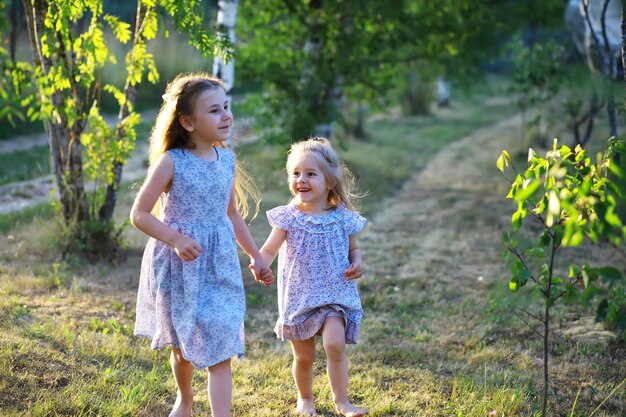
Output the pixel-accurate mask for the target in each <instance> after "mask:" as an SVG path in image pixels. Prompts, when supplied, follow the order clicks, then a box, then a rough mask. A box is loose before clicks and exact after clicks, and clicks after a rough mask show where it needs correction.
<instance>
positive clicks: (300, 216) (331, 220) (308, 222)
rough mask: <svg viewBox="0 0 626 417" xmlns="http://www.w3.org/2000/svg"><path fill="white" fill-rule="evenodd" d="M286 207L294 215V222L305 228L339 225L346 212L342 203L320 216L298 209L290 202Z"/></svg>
mask: <svg viewBox="0 0 626 417" xmlns="http://www.w3.org/2000/svg"><path fill="white" fill-rule="evenodd" d="M287 207H288V211H289V213H290V214H291V215H292V216H293V217H294V219H295V221H296V223H297V224H299V225H300V226H303V227H305V228H312V227H313V228H316V227H321V228H326V227H325V226H329V225H334V224H337V225H339V226H341V225H342V222H343V219H344V217H345V212H346V207H345V205H344V204H340V205H338V206H337V207H335V209H334V210H333V211H332V212H330V213H328V214H324V215H322V216H316V215H313V214H308V213H305V212H303V211H302V210H300V209H299V208H298V206H297V205H295V204H290V205H288V206H287Z"/></svg>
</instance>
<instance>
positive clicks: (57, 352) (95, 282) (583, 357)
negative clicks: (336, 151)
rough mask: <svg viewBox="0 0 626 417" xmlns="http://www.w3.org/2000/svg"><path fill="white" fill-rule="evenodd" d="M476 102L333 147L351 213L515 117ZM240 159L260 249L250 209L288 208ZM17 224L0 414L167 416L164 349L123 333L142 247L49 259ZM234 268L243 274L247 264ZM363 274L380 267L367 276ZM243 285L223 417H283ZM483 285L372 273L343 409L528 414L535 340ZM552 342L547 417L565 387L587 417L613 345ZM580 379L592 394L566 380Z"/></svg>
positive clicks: (618, 407)
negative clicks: (350, 181) (476, 294)
mask: <svg viewBox="0 0 626 417" xmlns="http://www.w3.org/2000/svg"><path fill="white" fill-rule="evenodd" d="M491 95H497V87H493V88H492V89H491V90H489V88H488V87H484V86H483V88H482V90H481V91H479V92H476V93H475V94H474V95H472V96H467V97H464V98H461V99H459V100H456V101H454V102H453V108H452V109H447V110H445V111H437V112H435V113H434V114H433V115H430V116H427V117H411V118H407V117H400V116H393V117H392V116H389V115H386V116H385V115H383V116H381V117H378V116H377V117H375V118H372V119H371V120H370V122H368V125H367V128H368V132H369V133H370V140H369V141H367V142H358V141H354V140H345V141H344V145H345V149H342V150H341V151H340V154H341V156H342V157H343V158H344V160H345V161H346V162H347V164H348V165H349V166H350V167H351V169H352V170H353V171H354V173H355V174H356V175H357V177H358V179H359V184H360V186H361V188H362V190H363V191H366V192H367V193H368V195H367V197H366V198H365V199H364V200H363V202H362V206H363V213H364V214H365V215H366V216H367V217H369V218H370V219H371V218H373V217H374V216H375V215H376V214H377V213H378V212H380V211H381V210H382V209H383V208H384V206H383V205H384V204H386V203H385V202H386V201H389V200H386V199H390V198H393V196H394V195H395V194H396V193H397V192H398V191H399V189H400V188H401V186H402V184H403V183H405V181H406V180H407V179H408V178H409V177H410V176H411V175H412V174H413V173H414V172H416V171H418V170H420V169H421V168H422V167H424V166H425V165H426V163H427V162H428V161H429V160H431V159H432V158H433V156H434V155H435V154H436V153H437V152H439V151H440V150H442V149H443V148H445V147H446V146H447V145H449V144H451V143H453V142H454V141H456V140H458V139H460V138H462V137H464V136H465V135H467V134H469V133H471V132H473V131H475V130H476V129H477V128H480V127H482V126H488V125H490V124H493V123H494V122H496V121H499V120H501V119H503V118H506V117H509V116H511V115H512V114H514V113H515V111H516V110H515V108H514V107H513V106H512V105H510V104H502V103H500V104H495V105H488V104H485V103H486V99H487V98H488V97H490V96H491ZM510 134H517V132H511V133H510ZM239 154H240V155H239V156H240V159H241V160H242V162H243V163H244V164H245V165H246V166H247V168H248V170H249V171H250V173H251V174H252V176H253V178H254V179H255V181H256V182H257V183H258V185H259V186H260V187H261V188H262V190H263V205H262V212H261V214H259V216H258V217H257V219H256V220H255V221H254V222H253V223H252V225H251V229H252V232H253V235H254V236H255V239H256V241H257V242H258V243H259V244H260V243H262V242H263V240H264V238H265V237H266V236H267V233H268V231H269V226H268V225H267V223H266V221H265V219H264V215H263V210H264V209H267V208H270V207H272V206H275V205H277V204H284V203H286V201H287V200H288V191H287V187H286V181H285V174H284V172H283V170H282V167H281V161H280V160H279V158H278V156H277V155H279V150H277V149H274V148H271V147H268V146H267V145H265V144H263V143H253V144H250V145H246V146H244V147H243V148H241V149H240V151H239ZM494 167H495V159H494ZM133 196H134V193H133V192H132V191H130V190H125V191H124V192H123V193H122V194H121V196H120V200H119V205H118V208H117V216H118V217H119V219H120V221H122V220H123V219H124V218H125V217H126V216H127V214H128V212H129V209H130V205H131V204H132V200H133ZM453 203H454V201H452V200H450V204H451V205H452V204H453ZM2 218H4V219H5V220H4V221H5V223H7V224H8V223H9V222H10V221H9V220H7V219H6V216H0V220H2ZM29 218H30V217H28V216H26V217H24V219H23V220H22V221H21V222H20V224H19V225H18V226H17V227H12V228H10V229H9V228H7V229H3V230H10V233H8V234H7V236H4V237H2V238H1V240H0V246H1V247H2V250H1V251H0V310H1V314H0V329H1V331H0V413H1V414H2V415H3V416H7V417H17V416H20V417H21V416H166V415H167V414H168V412H169V410H170V407H171V405H172V404H173V401H174V399H175V384H174V381H173V378H172V376H171V371H170V367H169V363H168V355H169V351H168V350H167V349H164V350H162V351H157V352H155V351H152V350H150V348H149V341H147V340H145V339H139V338H137V337H134V336H133V335H132V329H133V325H134V311H135V293H136V287H137V283H138V274H139V267H140V261H141V254H142V250H143V246H144V244H145V242H146V238H145V236H143V235H141V234H140V233H139V232H137V231H135V230H131V229H127V231H126V232H125V237H126V240H127V242H128V247H127V248H126V249H125V251H124V252H123V253H122V254H121V256H120V257H119V259H118V261H117V262H116V263H115V264H107V263H98V264H86V263H85V262H81V261H77V260H73V261H71V262H62V261H60V260H59V259H58V255H57V253H56V250H55V240H56V237H55V228H54V221H53V220H51V219H48V220H45V219H44V220H41V219H35V220H34V221H29V220H28V219H29ZM468 221H469V220H468ZM0 224H3V223H2V221H0ZM364 242H365V243H366V244H367V245H368V252H375V251H376V243H377V242H372V241H371V239H370V240H367V239H364ZM418 246H419V242H418ZM417 249H418V248H413V247H408V246H404V247H400V248H397V249H396V250H395V251H394V252H388V253H380V254H379V255H380V259H381V263H382V262H383V261H384V262H388V263H389V264H390V265H391V266H394V265H397V264H398V263H400V262H402V260H404V259H405V258H406V257H407V256H408V254H409V253H410V252H411V251H412V250H417ZM241 261H242V267H243V269H244V270H246V269H247V268H246V266H247V260H246V259H244V258H243V257H242V259H241ZM366 261H367V259H366ZM502 268H503V269H506V266H505V265H503V266H502ZM371 269H372V270H373V271H382V268H381V267H377V266H376V265H373V266H372V268H371ZM244 281H245V285H246V291H247V305H248V311H247V315H246V321H245V324H246V332H247V346H246V357H245V358H244V359H241V360H234V361H233V369H234V397H233V415H234V416H267V417H270V416H271V417H275V416H290V415H293V414H292V413H293V410H294V408H295V398H296V397H295V395H296V392H295V387H294V385H293V381H292V379H291V374H290V365H291V353H290V348H289V346H288V344H287V343H282V342H280V341H278V340H277V339H276V337H275V335H274V334H273V332H272V327H273V322H274V321H275V319H276V305H275V304H276V295H275V289H274V287H271V288H265V287H262V286H260V285H258V284H256V283H254V282H253V280H252V279H251V277H249V276H247V275H246V276H244ZM486 285H487V286H486V289H485V293H484V294H486V295H485V297H482V298H472V295H471V294H472V293H471V292H470V293H469V295H468V296H467V297H465V298H462V297H461V298H459V297H458V294H456V292H455V291H454V290H453V289H450V288H446V287H445V286H442V285H441V284H438V283H433V282H431V281H429V279H428V271H415V278H414V279H403V280H401V279H394V277H387V276H385V275H379V274H378V272H373V273H370V275H368V276H367V277H366V278H364V279H363V281H362V282H361V284H360V288H361V295H362V300H363V305H364V309H365V318H364V322H363V327H362V334H363V335H362V343H360V344H359V345H358V346H356V347H352V348H350V349H349V355H350V361H351V368H350V369H351V370H350V378H351V379H350V385H349V396H350V398H351V400H352V401H353V402H355V403H357V404H361V405H363V406H365V407H367V408H368V410H369V412H370V414H369V415H371V416H405V417H408V416H458V417H461V416H483V417H485V416H488V415H489V416H492V415H497V416H528V415H536V413H537V411H538V403H539V397H538V395H539V394H538V393H539V392H540V389H541V384H540V362H538V358H539V355H540V352H541V350H540V344H539V341H537V340H532V338H530V337H529V332H528V330H527V329H525V327H524V325H523V324H522V323H520V322H518V321H516V320H515V319H514V317H513V316H512V315H511V312H510V306H511V304H512V303H514V298H513V297H512V296H511V295H510V294H509V293H508V288H507V285H508V284H507V281H506V280H503V281H494V282H490V283H489V284H486ZM569 311H570V310H569V309H567V308H564V309H563V310H557V312H556V314H557V319H558V317H559V314H560V317H561V319H562V320H564V318H565V317H566V316H567V314H569V313H568V312H569ZM446 320H449V323H448V322H446ZM435 322H437V323H448V324H449V328H450V330H449V332H448V333H447V334H446V333H445V332H440V331H439V330H438V327H436V323H435ZM559 340H560V339H557V342H556V343H555V347H554V352H553V355H555V356H556V357H557V359H556V360H557V361H558V363H560V364H569V363H572V364H578V365H580V366H579V367H573V366H572V368H571V369H574V370H575V372H576V374H572V375H570V376H568V377H565V376H564V375H565V374H564V373H559V372H556V371H555V373H556V377H555V379H554V380H553V397H552V401H553V404H554V405H553V410H554V412H555V414H554V415H570V414H569V411H570V410H571V409H572V408H573V405H574V401H575V397H576V391H577V390H578V388H579V387H580V388H581V392H582V394H581V397H580V402H579V405H577V406H576V407H575V408H574V411H573V412H571V415H572V416H580V417H582V416H588V415H590V414H591V412H593V410H594V408H596V406H598V405H599V404H600V403H601V402H602V401H603V400H604V399H605V398H607V396H608V393H610V391H611V390H612V389H613V388H615V387H616V386H617V385H618V383H619V382H620V380H621V379H623V378H624V375H623V374H620V372H623V371H624V365H623V362H624V357H625V356H624V352H625V349H624V345H623V343H620V342H612V343H609V344H608V345H607V344H606V343H604V342H602V341H596V342H594V341H591V342H589V343H583V342H574V341H572V340H565V341H562V340H561V341H559ZM607 354H608V355H607ZM607 356H608V357H607ZM324 368H325V360H324V354H323V350H322V349H321V346H319V345H318V360H317V362H316V366H315V374H316V376H315V380H314V392H315V395H316V403H317V409H318V412H319V413H320V414H321V415H325V416H330V417H334V416H336V414H335V413H334V408H333V403H332V396H331V392H330V389H329V387H328V383H327V381H326V377H325V375H324ZM564 369H565V368H564ZM603 375H604V376H603ZM588 376H592V377H593V378H596V379H597V384H595V385H593V386H589V384H587V383H585V384H586V385H585V386H583V385H582V383H579V382H578V381H582V380H586V379H587V378H586V377H588ZM194 387H195V390H196V403H195V405H194V415H209V404H208V398H207V394H206V373H205V372H196V373H195V376H194ZM572 390H573V395H571V393H572ZM625 393H626V391H625V390H624V388H623V386H622V388H620V389H618V390H617V392H616V393H615V394H614V395H613V396H612V397H611V398H610V399H609V400H608V401H607V403H606V404H605V405H604V406H603V407H602V408H601V409H599V410H598V411H597V412H596V413H595V414H594V415H595V416H605V417H606V416H618V415H620V413H621V412H623V411H625V410H626V408H625V407H626V399H625V398H624V396H625ZM492 411H495V412H496V413H495V414H490V413H491V412H492Z"/></svg>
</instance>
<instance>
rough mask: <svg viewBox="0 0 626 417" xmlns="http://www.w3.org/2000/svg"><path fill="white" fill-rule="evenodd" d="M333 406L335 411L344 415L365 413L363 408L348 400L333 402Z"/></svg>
mask: <svg viewBox="0 0 626 417" xmlns="http://www.w3.org/2000/svg"><path fill="white" fill-rule="evenodd" d="M335 407H337V412H338V413H339V414H341V415H342V416H345V417H362V416H364V415H366V414H367V410H366V409H365V408H360V407H357V406H355V405H352V404H351V403H349V402H348V401H346V402H345V403H335Z"/></svg>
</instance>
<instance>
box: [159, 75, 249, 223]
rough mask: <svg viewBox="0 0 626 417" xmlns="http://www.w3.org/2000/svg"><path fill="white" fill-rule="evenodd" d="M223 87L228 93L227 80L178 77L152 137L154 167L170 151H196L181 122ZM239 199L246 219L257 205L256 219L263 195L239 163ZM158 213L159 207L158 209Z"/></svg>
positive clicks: (237, 189)
mask: <svg viewBox="0 0 626 417" xmlns="http://www.w3.org/2000/svg"><path fill="white" fill-rule="evenodd" d="M216 88H221V89H223V90H224V91H226V86H225V84H224V81H222V80H221V79H219V78H216V77H213V76H211V75H209V74H206V73H202V72H198V73H188V74H180V75H178V76H177V77H176V78H175V79H174V81H172V82H171V83H169V84H168V86H167V88H166V89H165V94H163V104H162V106H161V110H160V111H159V114H158V116H157V118H156V123H155V125H154V128H153V129H152V133H151V134H150V150H149V160H150V165H151V166H152V165H153V164H154V163H155V162H156V160H157V159H158V158H159V157H160V156H161V155H163V154H164V153H165V152H166V151H168V150H170V149H174V148H187V149H193V148H194V147H195V145H194V143H193V142H191V140H190V137H189V132H187V130H185V129H184V128H183V126H182V125H181V123H180V116H190V115H191V114H192V113H193V109H194V106H195V104H196V99H197V98H198V96H199V95H200V93H202V92H204V91H205V90H212V89H216ZM213 145H214V146H220V147H223V148H225V147H226V146H225V145H224V143H223V142H220V141H215V142H213ZM235 169H236V171H235V197H236V200H237V208H238V209H239V211H240V212H241V214H242V216H243V217H247V216H248V214H249V213H250V204H249V201H250V200H252V201H253V203H254V206H255V209H254V216H256V214H257V213H258V211H259V203H260V201H261V199H260V193H259V190H258V188H257V187H256V185H255V184H254V182H253V181H252V179H251V178H250V175H248V173H247V172H245V170H243V169H242V168H241V167H240V166H239V164H236V168H235ZM156 210H157V211H158V208H157V209H156Z"/></svg>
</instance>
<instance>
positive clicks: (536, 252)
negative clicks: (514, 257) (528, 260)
mask: <svg viewBox="0 0 626 417" xmlns="http://www.w3.org/2000/svg"><path fill="white" fill-rule="evenodd" d="M524 255H526V256H532V257H534V258H544V257H545V256H546V251H545V250H544V249H543V248H528V249H526V251H524Z"/></svg>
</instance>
